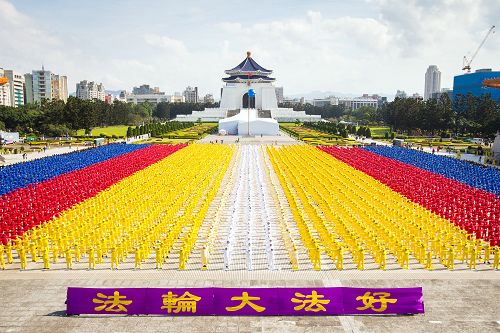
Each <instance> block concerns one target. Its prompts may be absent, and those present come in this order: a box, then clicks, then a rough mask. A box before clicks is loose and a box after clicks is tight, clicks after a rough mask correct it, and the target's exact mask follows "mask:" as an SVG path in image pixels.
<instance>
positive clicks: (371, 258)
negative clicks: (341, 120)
mask: <svg viewBox="0 0 500 333" xmlns="http://www.w3.org/2000/svg"><path fill="white" fill-rule="evenodd" d="M415 154H417V155H415ZM420 154H422V156H421V155H420ZM474 168H477V170H476V169H474ZM448 169H451V170H455V171H454V172H453V171H449V170H448ZM495 172H498V171H496V170H494V172H491V171H488V170H486V171H484V170H483V168H481V167H477V166H472V169H471V167H469V166H467V165H463V164H462V163H458V164H457V163H456V162H455V161H454V160H450V159H448V158H446V157H440V156H435V155H431V154H425V153H420V152H414V151H411V150H404V149H401V148H378V147H376V148H365V149H361V148H342V147H319V149H317V148H315V147H312V146H308V145H291V146H280V147H278V146H270V145H269V146H267V147H260V146H248V145H246V146H239V145H222V144H192V145H151V146H147V145H110V146H107V147H103V148H96V149H92V150H88V151H82V152H79V153H71V154H67V155H64V156H55V157H49V158H46V159H43V160H37V161H33V162H27V163H22V164H19V165H15V166H13V167H12V168H11V167H7V168H3V169H1V170H0V180H1V181H2V183H1V184H2V185H3V184H4V182H5V184H6V186H9V187H8V188H9V190H5V191H4V192H3V193H2V194H1V195H0V268H5V267H6V264H8V263H13V262H14V261H15V262H16V263H17V262H19V265H20V268H21V269H26V268H28V266H29V265H30V262H41V263H42V264H43V268H45V269H49V268H51V267H53V265H54V264H55V263H58V262H59V261H61V262H62V263H64V264H65V267H66V268H68V269H71V268H73V264H74V263H75V262H83V263H85V266H87V267H88V269H94V268H96V267H97V266H98V265H101V267H108V268H111V269H117V268H121V267H123V266H125V263H130V262H132V263H133V266H134V267H135V268H136V269H140V268H141V267H142V266H143V265H144V263H146V262H148V263H151V261H152V260H153V261H154V263H155V267H156V268H158V269H161V268H163V266H164V264H165V263H166V262H169V263H171V262H172V261H175V263H176V268H178V269H181V270H182V269H186V268H188V263H189V259H190V257H191V256H192V255H193V253H194V252H196V253H199V254H200V261H199V263H200V266H199V268H201V269H209V268H211V267H212V265H214V264H215V261H216V254H217V251H221V252H220V253H219V254H222V261H223V267H224V268H225V269H230V268H231V267H232V266H233V263H234V260H233V259H234V257H235V256H236V252H238V251H240V250H242V249H243V251H246V252H245V253H244V254H243V256H244V257H245V258H246V260H245V262H246V265H245V266H246V269H248V270H252V269H254V268H255V267H256V263H255V262H254V259H253V258H254V257H255V255H254V254H255V252H257V251H258V252H259V253H260V254H263V255H262V257H265V258H266V259H267V260H266V262H267V268H268V269H274V268H275V263H276V262H277V257H278V256H282V257H285V258H286V259H285V260H286V261H287V262H289V267H290V269H292V270H297V269H299V265H300V263H299V257H301V258H303V257H304V255H306V256H307V258H308V260H309V261H310V266H311V267H313V268H314V269H316V270H321V269H324V267H325V259H327V258H328V261H329V263H333V264H334V266H335V268H336V269H338V270H342V269H344V265H345V264H346V263H347V262H348V261H349V263H351V262H353V263H354V265H355V267H356V268H357V269H359V270H363V269H365V265H367V264H368V263H373V262H374V263H375V264H376V266H377V267H378V268H379V269H382V270H385V269H386V268H387V266H388V264H389V263H390V262H396V263H397V264H398V265H399V266H400V267H401V268H403V269H409V268H411V267H412V266H415V267H419V268H425V269H428V270H431V269H433V268H435V267H436V266H437V265H442V266H443V267H445V268H447V269H454V267H455V264H457V263H464V264H466V265H467V266H468V267H469V268H470V269H476V266H478V265H481V266H482V267H488V268H489V267H492V268H494V269H498V268H499V262H500V197H499V196H498V194H497V192H496V190H497V187H498V185H499V184H498V181H497V179H498V178H495V177H498V174H497V173H495ZM228 173H229V174H228ZM455 173H456V175H455ZM16 174H19V175H20V176H19V177H18V178H19V179H13V178H16ZM35 174H36V176H35ZM226 175H227V180H226V181H225V183H224V186H225V187H224V188H221V189H220V193H219V188H220V187H221V183H222V181H223V178H224V177H225V176H226ZM452 176H453V177H452ZM7 184H8V185H7ZM2 189H3V186H2ZM217 193H219V196H218V197H217V198H218V199H217V200H216V201H214V198H216V195H217ZM209 207H212V210H210V211H209ZM289 212H291V214H290V213H289ZM287 214H288V215H289V216H290V218H288V217H287ZM292 217H293V219H292ZM202 227H203V228H204V229H202ZM202 230H204V231H203V232H202ZM240 243H242V244H243V247H241V244H240ZM221 244H222V245H221ZM278 253H279V254H278ZM239 254H241V253H239ZM283 254H284V256H283ZM301 255H302V256H301ZM259 256H260V255H259ZM167 259H168V261H167ZM191 262H192V261H191Z"/></svg>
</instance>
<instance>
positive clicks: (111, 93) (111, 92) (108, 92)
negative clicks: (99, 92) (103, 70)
mask: <svg viewBox="0 0 500 333" xmlns="http://www.w3.org/2000/svg"><path fill="white" fill-rule="evenodd" d="M124 90H125V89H120V90H106V94H109V95H113V96H116V95H120V93H121V92H122V91H124Z"/></svg>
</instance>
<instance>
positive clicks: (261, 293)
mask: <svg viewBox="0 0 500 333" xmlns="http://www.w3.org/2000/svg"><path fill="white" fill-rule="evenodd" d="M66 313H67V314H68V315H77V314H121V315H140V314H144V315H147V314H154V315H165V316H281V315H283V316H304V315H318V316H321V315H323V316H325V315H326V316H330V315H363V314H365V315H366V314H368V315H372V314H417V313H424V299H423V294H422V288H421V287H416V288H348V287H330V288H73V287H70V288H68V299H67V309H66Z"/></svg>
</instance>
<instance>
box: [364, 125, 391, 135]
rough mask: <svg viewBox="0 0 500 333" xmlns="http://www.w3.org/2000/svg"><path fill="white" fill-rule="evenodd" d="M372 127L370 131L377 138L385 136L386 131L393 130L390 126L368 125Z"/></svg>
mask: <svg viewBox="0 0 500 333" xmlns="http://www.w3.org/2000/svg"><path fill="white" fill-rule="evenodd" d="M368 127H369V128H370V132H371V134H372V137H375V138H383V137H385V133H386V132H389V133H390V132H391V129H390V128H389V127H371V126H368Z"/></svg>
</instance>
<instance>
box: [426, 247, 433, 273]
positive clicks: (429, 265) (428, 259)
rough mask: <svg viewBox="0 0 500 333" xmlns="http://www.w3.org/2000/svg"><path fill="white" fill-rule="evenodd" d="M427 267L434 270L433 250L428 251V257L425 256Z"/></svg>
mask: <svg viewBox="0 0 500 333" xmlns="http://www.w3.org/2000/svg"><path fill="white" fill-rule="evenodd" d="M425 269H427V270H429V271H430V270H432V269H434V267H433V266H432V252H431V251H427V254H426V257H425Z"/></svg>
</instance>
